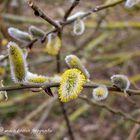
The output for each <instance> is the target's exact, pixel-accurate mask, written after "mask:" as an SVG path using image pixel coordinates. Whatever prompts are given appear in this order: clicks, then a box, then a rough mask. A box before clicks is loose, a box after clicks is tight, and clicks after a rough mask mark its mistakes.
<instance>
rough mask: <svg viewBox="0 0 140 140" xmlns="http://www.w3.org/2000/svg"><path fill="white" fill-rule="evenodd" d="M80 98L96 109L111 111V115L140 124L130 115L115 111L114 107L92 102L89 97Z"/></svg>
mask: <svg viewBox="0 0 140 140" xmlns="http://www.w3.org/2000/svg"><path fill="white" fill-rule="evenodd" d="M79 98H80V99H82V100H84V101H85V102H86V103H87V104H90V105H92V106H94V107H95V106H98V107H101V108H104V109H106V110H108V111H110V112H111V113H113V114H116V115H120V116H122V117H124V118H126V119H127V120H129V121H131V122H133V123H137V124H140V121H138V120H136V119H134V118H132V117H131V116H130V115H129V114H127V113H125V112H123V111H122V110H118V109H114V108H112V107H110V106H109V105H106V104H101V103H97V102H95V101H93V100H90V99H88V98H87V97H84V96H81V95H80V97H79Z"/></svg>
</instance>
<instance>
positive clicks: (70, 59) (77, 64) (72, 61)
mask: <svg viewBox="0 0 140 140" xmlns="http://www.w3.org/2000/svg"><path fill="white" fill-rule="evenodd" d="M65 61H66V63H67V65H68V66H69V67H70V68H76V69H79V70H80V71H81V72H82V73H83V74H84V75H85V77H86V78H87V79H89V77H90V74H89V72H88V71H87V69H86V68H85V66H84V65H83V64H82V62H81V60H80V59H79V58H78V57H77V56H76V55H73V54H71V55H67V56H66V58H65Z"/></svg>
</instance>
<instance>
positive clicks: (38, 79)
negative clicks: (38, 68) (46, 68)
mask: <svg viewBox="0 0 140 140" xmlns="http://www.w3.org/2000/svg"><path fill="white" fill-rule="evenodd" d="M28 81H29V82H32V83H45V82H47V81H48V78H46V77H44V76H37V77H34V78H31V79H28Z"/></svg>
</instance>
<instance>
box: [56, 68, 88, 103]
mask: <svg viewBox="0 0 140 140" xmlns="http://www.w3.org/2000/svg"><path fill="white" fill-rule="evenodd" d="M61 78H62V80H61V82H60V87H59V91H58V93H59V98H60V100H61V101H62V102H68V101H71V100H73V99H76V98H77V97H78V95H79V94H80V93H81V91H82V89H83V85H84V84H85V82H86V78H85V76H84V75H83V74H82V73H81V71H79V70H78V69H69V70H66V71H65V72H64V73H63V74H62V77H61Z"/></svg>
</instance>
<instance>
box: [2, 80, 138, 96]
mask: <svg viewBox="0 0 140 140" xmlns="http://www.w3.org/2000/svg"><path fill="white" fill-rule="evenodd" d="M98 85H99V84H92V83H87V84H85V85H84V86H83V87H84V88H96V87H98ZM47 87H49V88H53V87H59V83H47V84H27V85H13V86H5V87H0V91H13V90H23V89H32V88H42V89H45V88H47ZM107 88H108V90H109V91H114V92H120V93H122V91H121V90H120V89H118V88H116V87H112V86H107ZM126 92H127V93H128V94H129V95H130V96H134V95H140V90H133V89H128V90H127V91H126ZM114 94H115V93H114ZM122 94H123V93H122Z"/></svg>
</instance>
